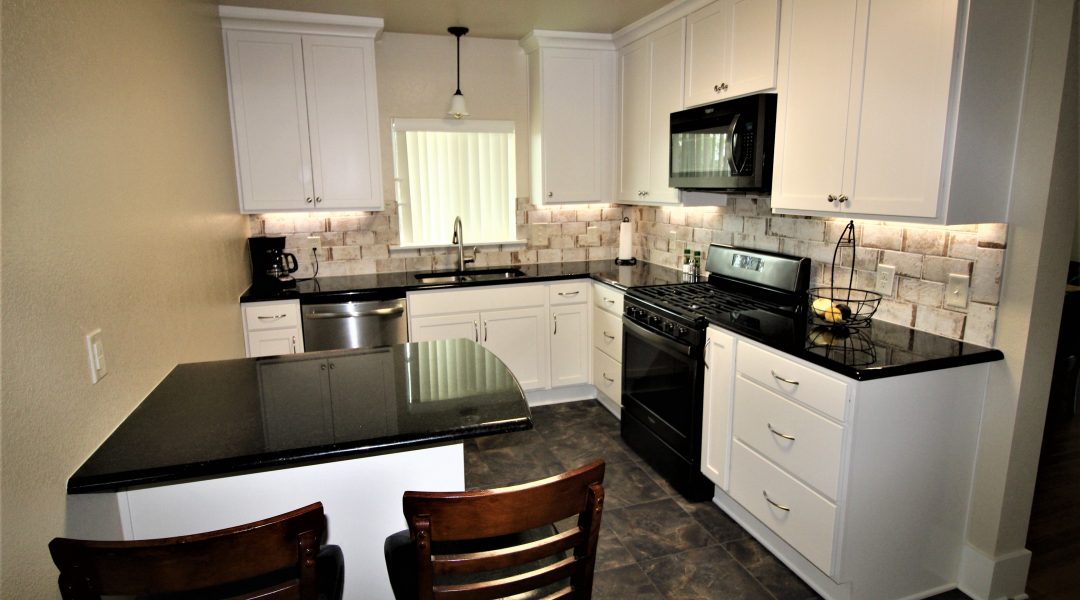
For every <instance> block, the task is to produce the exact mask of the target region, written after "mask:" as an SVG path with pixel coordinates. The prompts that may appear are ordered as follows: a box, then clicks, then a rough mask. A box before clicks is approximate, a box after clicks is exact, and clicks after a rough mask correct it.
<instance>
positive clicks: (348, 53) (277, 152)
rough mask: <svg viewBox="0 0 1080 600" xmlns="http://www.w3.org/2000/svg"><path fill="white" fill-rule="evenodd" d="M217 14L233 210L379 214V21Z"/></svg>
mask: <svg viewBox="0 0 1080 600" xmlns="http://www.w3.org/2000/svg"><path fill="white" fill-rule="evenodd" d="M219 10H220V14H221V22H222V29H223V30H224V36H225V52H226V65H227V73H228V78H229V101H230V107H231V110H232V124H233V142H234V146H235V151H236V170H237V184H238V187H239V193H240V209H241V212H245V213H251V212H267V211H310V210H316V209H332V210H381V209H382V208H383V200H382V174H381V161H380V156H379V135H378V134H379V128H378V100H377V96H376V86H375V56H374V54H375V47H374V36H375V34H376V33H377V32H378V31H379V30H380V29H381V28H382V20H381V19H367V18H363V17H337V16H327V15H312V14H310V13H296V12H288V11H273V10H263V9H247V8H238V7H228V6H223V7H220V9H219ZM320 32H327V33H333V35H320Z"/></svg>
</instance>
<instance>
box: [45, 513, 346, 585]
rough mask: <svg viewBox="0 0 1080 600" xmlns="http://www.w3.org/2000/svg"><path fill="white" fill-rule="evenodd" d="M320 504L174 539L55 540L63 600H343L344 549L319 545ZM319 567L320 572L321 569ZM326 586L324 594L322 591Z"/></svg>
mask: <svg viewBox="0 0 1080 600" xmlns="http://www.w3.org/2000/svg"><path fill="white" fill-rule="evenodd" d="M325 534H326V517H325V516H324V515H323V507H322V503H319V502H316V503H315V504H311V505H309V506H305V507H303V508H300V509H297V510H294V511H292V512H288V513H285V514H283V515H279V516H276V517H271V518H269V519H264V520H262V521H257V522H254V523H248V524H246V525H240V526H238V527H231V528H228V529H220V530H218V531H211V532H208V533H197V534H194V535H185V536H179V537H172V538H160V539H153V540H134V541H124V542H114V541H87V540H73V539H67V538H56V539H54V540H53V541H51V542H49V551H50V552H51V553H52V558H53V562H54V563H56V566H57V567H59V569H60V581H59V583H60V593H61V596H62V597H63V598H64V599H65V600H87V599H91V598H92V599H95V600H97V599H99V598H101V596H102V595H138V596H147V595H149V596H166V595H168V597H169V598H173V597H178V598H260V599H261V598H266V599H271V598H295V599H303V600H307V599H315V598H318V597H319V592H320V591H322V592H323V597H327V596H329V597H336V598H341V587H342V580H343V577H344V573H343V571H344V567H343V562H342V557H341V550H340V549H339V548H337V547H336V546H326V547H324V548H323V549H322V551H321V552H320V544H321V542H322V541H323V539H324V538H325ZM317 563H318V567H317V566H316V564H317ZM320 584H321V588H322V589H321V590H320V589H319V588H320Z"/></svg>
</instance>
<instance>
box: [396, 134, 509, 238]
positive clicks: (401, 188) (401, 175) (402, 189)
mask: <svg viewBox="0 0 1080 600" xmlns="http://www.w3.org/2000/svg"><path fill="white" fill-rule="evenodd" d="M390 123H391V144H392V154H393V166H394V198H395V203H396V206H397V214H398V221H399V228H398V242H399V244H398V248H438V247H446V246H450V245H452V243H451V238H452V229H453V218H452V217H451V218H450V222H448V223H447V224H446V228H445V229H446V233H445V240H440V239H435V238H433V239H428V240H421V241H415V240H409V241H408V242H406V241H405V238H406V233H411V227H406V225H407V224H408V222H409V219H411V218H412V215H411V214H410V215H406V214H405V213H404V212H403V210H411V206H412V198H411V196H410V189H409V185H410V184H409V175H408V157H407V156H406V150H405V149H404V148H403V147H402V144H404V133H405V132H408V131H425V132H427V131H436V132H451V133H507V134H511V137H510V140H509V143H508V144H507V156H506V165H507V179H508V184H507V188H508V189H507V194H508V197H507V200H506V202H507V206H506V209H507V215H506V222H505V223H504V225H505V232H506V236H505V237H506V239H485V240H481V239H478V237H475V233H474V234H473V235H474V237H472V238H470V231H472V232H475V231H476V228H477V227H478V226H479V224H478V223H470V222H469V219H466V218H464V217H463V219H462V221H463V229H464V240H465V244H466V245H469V246H488V245H498V244H516V243H520V242H521V240H518V239H517V235H516V233H517V216H516V203H517V202H516V198H515V196H516V190H517V183H516V175H517V173H516V170H517V162H516V160H517V159H516V147H515V146H516V136H517V132H516V131H515V125H514V122H513V121H489V120H473V119H469V120H452V119H412V118H394V119H391V121H390ZM485 212H486V211H485ZM472 220H475V219H472ZM481 220H483V219H481ZM440 235H441V234H440ZM410 237H411V236H410Z"/></svg>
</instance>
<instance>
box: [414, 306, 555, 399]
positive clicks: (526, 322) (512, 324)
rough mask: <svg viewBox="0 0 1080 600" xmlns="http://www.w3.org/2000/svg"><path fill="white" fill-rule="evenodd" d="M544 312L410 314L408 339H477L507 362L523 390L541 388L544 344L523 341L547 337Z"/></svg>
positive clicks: (539, 309)
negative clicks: (413, 315)
mask: <svg viewBox="0 0 1080 600" xmlns="http://www.w3.org/2000/svg"><path fill="white" fill-rule="evenodd" d="M546 312H547V311H546V310H545V309H544V308H543V307H532V308H518V309H503V310H487V311H484V312H466V313H455V314H450V315H432V316H419V317H413V318H412V319H411V322H410V329H411V333H410V335H409V339H410V341H413V342H427V341H431V340H448V339H457V338H465V339H469V340H473V341H475V342H479V343H481V344H483V346H484V347H485V348H487V349H488V350H491V352H492V353H493V354H494V355H495V356H498V357H499V360H501V361H503V362H504V363H506V366H507V367H508V368H509V369H510V372H511V373H513V374H514V377H517V380H518V383H520V384H521V387H522V389H526V390H533V389H542V388H545V387H547V385H548V375H547V360H546V345H545V344H541V343H522V342H523V340H539V339H540V338H541V337H543V339H545V340H546V339H547V338H546V335H545V333H546V332H545V327H544V324H545V322H546V321H547V319H546Z"/></svg>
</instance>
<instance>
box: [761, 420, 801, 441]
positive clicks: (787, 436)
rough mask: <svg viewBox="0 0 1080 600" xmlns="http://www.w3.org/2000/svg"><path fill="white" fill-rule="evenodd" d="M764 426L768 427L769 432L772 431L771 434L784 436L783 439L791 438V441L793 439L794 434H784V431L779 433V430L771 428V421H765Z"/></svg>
mask: <svg viewBox="0 0 1080 600" xmlns="http://www.w3.org/2000/svg"><path fill="white" fill-rule="evenodd" d="M765 426H766V427H768V428H769V431H770V432H771V433H772V434H773V435H778V436H780V437H782V438H784V439H785V440H791V441H793V442H794V441H795V436H793V435H788V434H786V433H780V432H779V431H777V430H775V429H773V426H772V423H766V424H765Z"/></svg>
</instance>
